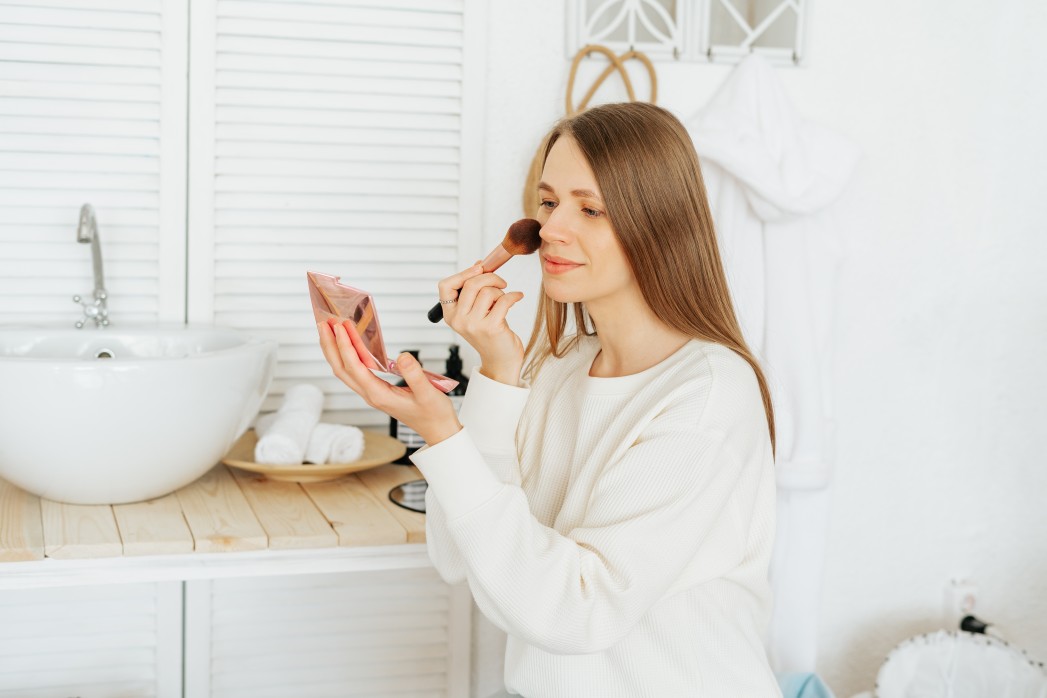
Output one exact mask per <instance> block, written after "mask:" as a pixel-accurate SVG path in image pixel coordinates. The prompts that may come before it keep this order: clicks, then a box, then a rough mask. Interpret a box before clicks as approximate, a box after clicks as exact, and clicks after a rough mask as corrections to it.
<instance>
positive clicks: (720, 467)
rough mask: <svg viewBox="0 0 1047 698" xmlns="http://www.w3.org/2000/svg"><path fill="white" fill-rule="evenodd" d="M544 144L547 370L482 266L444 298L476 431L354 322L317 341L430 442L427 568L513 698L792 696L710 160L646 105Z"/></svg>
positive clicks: (753, 411)
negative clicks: (395, 376)
mask: <svg viewBox="0 0 1047 698" xmlns="http://www.w3.org/2000/svg"><path fill="white" fill-rule="evenodd" d="M547 144H548V145H547V148H546V151H545V156H546V158H545V164H544V167H543V170H542V178H541V183H540V184H539V185H538V189H539V195H540V199H541V206H540V210H539V211H538V216H537V217H538V220H539V222H540V223H541V224H542V228H541V238H542V244H541V248H540V250H539V252H540V256H541V262H542V271H543V276H542V287H543V291H544V296H543V297H542V299H541V301H540V304H539V309H538V317H537V320H536V323H535V331H534V333H533V335H532V338H531V341H530V343H529V345H528V347H527V349H526V351H525V348H524V346H523V344H522V342H521V341H520V338H519V337H517V336H516V334H514V333H513V332H512V331H511V330H510V328H509V327H508V325H507V324H506V322H505V317H506V313H507V312H508V311H509V309H510V308H511V307H512V305H513V304H514V303H516V302H517V301H519V300H520V298H522V297H523V296H522V294H521V293H519V292H517V291H513V292H505V291H504V289H505V287H506V284H505V282H504V281H503V280H502V279H500V278H499V277H497V276H496V275H494V274H485V273H483V272H482V269H480V268H478V267H474V268H471V269H467V270H465V271H463V272H461V273H459V274H456V275H454V276H451V277H449V278H447V279H444V280H443V281H441V282H440V284H439V293H440V298H441V299H442V301H443V302H444V317H445V319H446V321H447V323H448V324H449V325H450V326H451V327H452V328H454V329H455V330H456V331H457V332H458V333H459V334H461V335H462V337H464V338H465V339H466V340H467V341H468V342H469V343H470V344H471V345H472V346H473V347H474V348H475V349H476V351H477V352H478V353H479V355H480V360H481V366H480V367H479V369H478V370H477V371H476V372H474V374H473V379H472V380H471V381H470V383H469V393H468V394H467V395H466V399H465V403H464V404H463V406H462V410H461V414H460V416H458V415H456V414H455V411H454V409H453V407H452V406H451V403H450V401H449V400H448V399H447V398H446V397H444V396H443V395H442V394H441V393H440V392H439V391H438V390H436V389H435V388H433V387H432V386H431V385H429V383H428V381H427V380H426V379H425V378H424V376H423V375H422V373H421V368H420V366H419V365H418V362H417V361H415V360H414V359H413V358H412V357H411V356H410V355H409V354H403V355H401V356H400V357H399V359H398V364H399V367H400V369H401V370H402V371H403V373H404V375H405V377H406V380H407V384H408V386H409V389H404V388H399V389H397V388H394V387H392V386H390V385H389V384H388V383H386V382H385V381H382V380H381V379H379V378H377V377H375V376H374V375H373V374H371V373H370V371H368V370H366V369H364V368H363V366H362V364H361V363H360V361H359V360H358V359H357V357H356V353H355V351H354V349H353V347H352V345H351V343H350V342H351V340H350V338H349V336H348V334H347V333H346V332H345V330H344V329H343V328H342V327H335V328H333V329H332V328H330V327H329V326H327V325H321V326H320V327H319V330H320V336H321V344H322V346H323V349H324V354H325V356H326V358H327V360H328V362H329V363H330V364H331V366H332V367H333V369H334V372H335V374H336V375H337V376H338V377H339V378H341V379H342V381H343V382H345V383H346V384H347V385H348V386H349V387H350V388H352V389H353V390H355V391H357V392H358V393H359V394H360V395H362V396H363V397H364V398H365V399H366V400H367V402H368V403H369V404H371V405H372V406H374V407H377V408H378V409H381V410H383V411H385V412H387V413H388V414H390V415H392V416H394V417H396V418H397V419H399V420H400V421H402V422H404V423H406V424H408V425H410V426H411V427H413V428H414V429H415V430H416V431H417V432H418V433H419V434H421V435H422V437H423V438H424V439H425V441H426V443H427V444H428V446H427V447H426V448H424V449H422V450H420V451H418V452H417V453H416V454H415V455H414V456H413V458H412V460H413V461H414V463H415V464H416V465H417V466H418V467H419V468H420V469H421V471H422V473H423V474H424V475H425V477H426V479H427V480H428V482H429V490H428V494H427V499H426V506H427V511H428V514H427V524H426V531H427V536H428V545H429V552H430V556H431V557H432V559H433V563H434V564H435V565H436V567H437V569H438V570H439V572H440V574H441V575H442V576H443V577H444V579H446V580H447V581H448V582H457V581H461V580H468V583H469V588H470V590H471V591H472V594H473V597H474V598H475V600H476V603H477V605H478V606H479V608H480V609H481V611H482V612H483V613H484V614H485V615H486V616H487V617H488V618H489V619H490V620H491V621H492V622H493V623H495V624H496V625H498V626H499V627H501V628H502V629H503V630H505V632H506V633H507V634H508V644H507V647H506V658H505V681H506V688H507V689H508V690H509V691H510V693H518V694H521V695H524V696H528V697H529V698H547V697H563V698H579V697H585V696H600V697H601V698H606V697H611V696H623V697H625V696H628V697H630V698H633V697H636V696H657V697H658V698H668V697H675V696H700V697H703V698H704V697H716V698H742V697H748V696H760V697H764V696H777V695H780V693H779V690H778V687H777V683H776V681H775V678H774V675H773V673H772V672H771V670H770V668H769V666H768V663H767V659H766V657H765V654H764V649H763V643H762V638H763V634H764V627H765V624H766V621H767V620H768V619H769V604H770V591H769V586H768V580H767V573H768V564H769V560H770V554H771V545H772V541H773V536H774V501H775V486H774V473H773V438H774V436H773V435H774V427H773V416H772V411H771V406H770V398H769V395H768V392H767V387H766V382H765V380H764V378H763V374H762V373H761V371H760V368H759V366H758V365H757V363H756V361H755V360H754V358H753V356H752V354H751V352H750V351H749V350H748V349H747V347H746V346H745V343H744V340H743V339H742V335H741V332H740V330H739V327H738V322H737V320H736V318H735V315H734V311H733V309H732V306H731V302H730V298H729V295H728V290H727V284H726V281H725V278H724V272H723V269H722V266H721V263H720V258H719V253H718V251H717V247H716V238H715V234H714V230H713V225H712V220H711V218H710V215H709V209H708V204H707V201H706V197H705V192H704V186H703V184H702V179H701V172H700V170H699V165H698V158H697V156H696V154H695V152H694V147H693V145H692V144H691V141H690V138H689V137H688V135H687V132H686V131H685V130H684V128H683V126H682V125H681V124H680V123H679V121H677V120H676V119H675V118H674V117H673V116H672V115H671V114H669V113H668V112H667V111H665V110H663V109H660V108H658V107H655V106H652V105H649V104H643V103H632V104H612V105H604V106H600V107H595V108H593V109H590V110H588V111H585V112H582V113H581V114H578V115H576V116H573V117H571V118H568V119H566V120H564V121H563V122H561V123H560V124H559V125H557V126H556V128H555V129H554V130H553V132H552V133H551V134H550V136H549V138H548V139H547ZM570 306H573V313H572V312H569V307H570ZM569 317H573V321H574V326H575V327H576V328H577V331H575V332H574V333H573V334H571V335H570V336H567V331H568V319H569ZM525 357H526V358H527V359H528V363H527V370H526V372H525V371H524V368H525ZM522 373H523V374H525V375H524V378H526V380H527V382H526V383H525V382H524V380H523V379H522V378H521V374H522ZM459 419H460V421H459ZM463 425H464V427H463Z"/></svg>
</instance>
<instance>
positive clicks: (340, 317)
mask: <svg viewBox="0 0 1047 698" xmlns="http://www.w3.org/2000/svg"><path fill="white" fill-rule="evenodd" d="M305 275H306V278H307V279H308V280H309V298H310V300H311V301H312V303H313V317H315V318H316V321H317V322H330V321H332V320H333V321H335V322H337V323H339V324H341V325H343V326H344V327H345V329H346V331H348V332H349V333H350V334H352V335H354V336H355V337H356V338H357V339H359V340H360V342H359V344H360V345H362V346H364V347H366V349H367V351H366V353H362V352H360V351H359V350H357V352H356V353H357V356H359V357H360V361H361V362H363V365H364V366H366V367H367V368H369V369H371V370H372V371H379V372H382V373H392V374H394V375H397V376H400V377H401V378H402V377H403V374H402V373H400V369H399V368H397V366H396V362H395V361H393V360H392V359H390V358H389V356H388V355H387V354H386V350H385V341H384V340H383V339H382V327H381V325H379V324H378V311H377V310H376V309H375V304H374V298H372V297H371V294H370V293H368V292H367V291H361V290H360V289H358V288H353V287H352V286H346V285H345V284H343V283H339V281H338V279H339V278H340V277H337V276H331V275H330V274H321V273H319V272H315V271H309V272H306V274H305ZM425 377H426V378H428V379H429V382H430V383H432V384H433V385H434V386H436V387H437V388H439V389H440V390H442V391H443V392H445V393H449V392H451V391H452V390H454V387H455V386H456V385H458V381H456V380H454V379H452V378H447V377H446V376H441V375H439V374H437V373H432V372H430V371H425Z"/></svg>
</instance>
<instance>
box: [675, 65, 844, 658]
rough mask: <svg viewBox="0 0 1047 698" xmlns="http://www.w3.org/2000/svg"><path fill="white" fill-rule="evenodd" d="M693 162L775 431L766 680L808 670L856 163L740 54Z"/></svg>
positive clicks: (701, 123) (763, 69) (704, 116)
mask: <svg viewBox="0 0 1047 698" xmlns="http://www.w3.org/2000/svg"><path fill="white" fill-rule="evenodd" d="M686 125H687V128H688V130H689V132H690V134H691V137H692V139H693V140H694V144H695V148H696V149H697V151H698V155H699V158H700V159H701V163H702V172H703V175H704V177H705V184H706V188H707V190H708V193H709V200H710V204H711V206H712V209H713V218H714V220H715V223H716V227H717V234H718V236H719V241H720V246H721V253H722V254H723V258H724V266H725V268H726V271H727V276H728V282H729V284H730V287H731V293H732V296H733V298H734V302H735V308H736V310H737V312H738V315H739V321H740V322H741V324H742V330H743V332H744V333H745V337H746V340H747V341H748V343H749V346H750V348H752V349H753V351H755V352H756V354H757V355H758V357H759V358H760V360H761V363H762V365H763V366H764V368H765V371H766V373H767V378H768V381H769V383H770V389H771V392H772V400H773V402H774V407H775V420H776V427H777V464H776V470H777V479H778V488H779V503H778V506H779V512H778V536H777V543H776V547H775V556H774V560H773V561H772V569H771V575H772V581H773V584H774V588H775V592H776V607H775V614H774V620H773V622H772V630H771V635H770V637H769V638H768V649H769V651H770V657H771V661H772V665H773V666H774V668H775V670H777V671H814V669H815V659H816V654H817V644H816V633H817V623H818V617H817V610H818V602H819V594H820V580H821V571H822V557H823V550H824V541H825V533H826V524H827V513H828V486H829V482H830V479H831V474H832V466H833V455H832V424H833V413H832V393H831V358H832V357H831V339H832V324H833V299H834V293H835V291H834V284H835V276H836V270H837V267H838V265H839V262H840V258H841V255H840V249H841V247H840V245H839V244H838V241H837V236H838V234H839V227H840V225H841V224H842V221H845V217H844V216H843V215H842V213H843V212H842V211H839V210H834V205H833V204H834V202H835V201H836V200H837V199H838V198H839V196H840V194H841V193H842V191H843V189H844V188H845V186H846V185H847V183H848V180H849V179H850V176H851V173H852V172H853V170H854V167H855V165H856V163H857V159H858V156H859V153H858V150H857V148H856V147H855V146H854V145H853V144H851V142H850V141H848V140H846V139H845V138H843V137H842V136H840V135H837V134H835V133H834V132H832V131H830V130H829V129H827V128H824V127H821V126H819V125H817V124H815V123H813V122H810V121H807V120H805V119H803V118H802V117H801V116H799V115H798V114H797V113H796V112H795V111H794V110H793V107H792V105H791V104H790V103H789V100H788V99H787V98H786V95H785V92H784V90H783V89H782V86H781V83H780V81H779V78H778V75H777V74H776V72H775V69H774V68H772V67H771V66H770V64H769V63H767V61H766V60H765V59H763V58H761V57H760V56H758V55H755V54H754V55H751V56H749V57H748V58H746V59H745V60H743V61H742V62H741V63H739V64H738V66H737V67H736V68H735V69H734V70H733V71H732V72H731V74H730V75H729V76H728V77H727V79H726V80H725V81H724V84H723V85H722V86H721V87H720V89H719V90H718V91H717V93H716V94H715V95H714V96H713V98H712V99H711V100H710V101H709V103H708V104H707V105H706V106H705V107H703V108H702V109H701V110H700V111H699V112H698V113H697V114H695V115H694V117H692V118H691V119H689V120H687V121H686Z"/></svg>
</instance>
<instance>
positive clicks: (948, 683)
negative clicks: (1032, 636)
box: [874, 630, 1047, 698]
mask: <svg viewBox="0 0 1047 698" xmlns="http://www.w3.org/2000/svg"><path fill="white" fill-rule="evenodd" d="M874 696H875V698H1047V671H1045V669H1044V665H1043V662H1037V661H1034V660H1032V659H1031V658H1029V657H1028V656H1027V655H1026V654H1025V652H1024V651H1023V650H1019V649H1017V648H1015V647H1012V646H1011V645H1009V644H1008V643H1006V642H1004V641H1003V640H998V639H997V638H995V637H991V636H989V635H982V634H977V633H968V632H964V631H953V632H947V631H945V630H939V631H938V632H935V633H928V634H926V635H917V636H915V637H912V638H909V639H908V640H906V641H904V642H902V643H901V644H900V645H898V646H897V647H895V648H894V649H893V650H891V652H890V653H889V654H888V655H887V658H886V659H885V660H884V662H883V664H882V665H881V666H880V671H879V672H878V673H877V675H876V691H875V693H874Z"/></svg>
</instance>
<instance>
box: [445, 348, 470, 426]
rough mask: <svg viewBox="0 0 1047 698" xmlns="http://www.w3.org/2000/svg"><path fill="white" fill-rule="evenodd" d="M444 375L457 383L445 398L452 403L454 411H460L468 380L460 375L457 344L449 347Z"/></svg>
mask: <svg viewBox="0 0 1047 698" xmlns="http://www.w3.org/2000/svg"><path fill="white" fill-rule="evenodd" d="M444 375H445V376H447V377H448V378H453V379H454V380H456V381H458V385H456V386H455V387H454V390H452V391H451V392H449V393H447V396H448V397H450V398H451V402H453V403H454V409H455V410H461V409H462V399H463V397H464V395H465V389H466V388H468V387H469V379H468V378H466V377H465V375H463V374H462V357H460V356H459V355H458V345H457V344H452V345H451V355H450V356H448V357H447V370H446V371H445V372H444Z"/></svg>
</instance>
